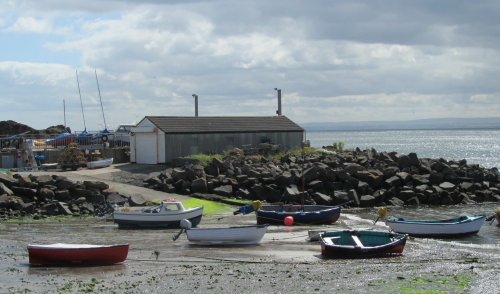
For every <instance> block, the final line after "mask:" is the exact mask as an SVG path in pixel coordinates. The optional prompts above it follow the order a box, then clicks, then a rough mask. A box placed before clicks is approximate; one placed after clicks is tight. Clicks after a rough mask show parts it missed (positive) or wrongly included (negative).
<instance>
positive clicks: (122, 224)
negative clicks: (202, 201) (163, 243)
mask: <svg viewBox="0 0 500 294" xmlns="http://www.w3.org/2000/svg"><path fill="white" fill-rule="evenodd" d="M202 214H203V206H199V207H195V208H189V209H185V208H184V205H183V204H182V202H180V201H178V200H177V199H175V198H168V199H165V200H163V201H162V202H161V204H160V205H158V206H151V207H145V208H142V209H139V210H131V209H130V208H128V207H125V208H122V209H120V210H115V211H114V212H113V220H114V222H115V223H116V224H118V228H153V229H154V228H179V227H180V222H181V220H183V219H187V220H189V221H190V222H191V223H192V226H193V227H196V226H197V225H198V224H199V223H200V221H201V217H202Z"/></svg>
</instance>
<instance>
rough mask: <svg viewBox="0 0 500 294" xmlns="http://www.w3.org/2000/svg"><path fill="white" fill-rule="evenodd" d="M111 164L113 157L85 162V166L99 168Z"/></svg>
mask: <svg viewBox="0 0 500 294" xmlns="http://www.w3.org/2000/svg"><path fill="white" fill-rule="evenodd" d="M112 164H113V158H106V159H103V160H95V161H89V162H87V168H101V167H108V166H110V165H112Z"/></svg>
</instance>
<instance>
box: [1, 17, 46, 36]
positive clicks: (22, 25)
mask: <svg viewBox="0 0 500 294" xmlns="http://www.w3.org/2000/svg"><path fill="white" fill-rule="evenodd" d="M5 31H6V32H17V33H39V34H43V33H51V32H52V31H53V28H52V24H51V23H50V21H49V20H47V19H36V18H33V17H20V18H18V19H17V20H16V21H15V22H14V23H13V24H12V25H11V26H10V27H8V28H6V29H5Z"/></svg>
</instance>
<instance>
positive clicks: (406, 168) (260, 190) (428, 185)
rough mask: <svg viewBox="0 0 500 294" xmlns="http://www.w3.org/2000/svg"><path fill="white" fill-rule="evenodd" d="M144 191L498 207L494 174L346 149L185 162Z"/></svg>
mask: <svg viewBox="0 0 500 294" xmlns="http://www.w3.org/2000/svg"><path fill="white" fill-rule="evenodd" d="M144 182H145V186H146V187H149V188H152V189H156V190H161V191H166V192H170V193H179V194H206V193H209V194H210V193H212V194H217V195H220V196H223V197H236V198H241V199H248V200H257V199H258V200H263V201H267V202H271V203H272V202H286V203H302V202H303V203H305V204H322V205H337V204H342V203H345V202H347V201H351V203H350V206H361V207H373V206H380V205H395V206H402V205H419V204H430V205H452V204H459V203H463V204H469V203H478V202H498V201H500V190H499V189H500V175H499V172H498V169H497V168H491V169H486V168H482V167H480V166H478V165H474V164H470V165H469V164H467V162H466V160H459V161H447V160H444V159H428V158H422V159H421V158H418V156H417V154H415V153H410V154H408V155H400V154H398V153H396V152H377V151H376V150H374V149H370V150H359V149H356V150H346V151H337V152H328V151H325V152H323V153H319V152H318V153H313V154H307V155H305V156H303V157H302V156H292V155H285V156H283V157H282V158H281V159H279V160H270V159H266V158H265V157H261V156H228V157H225V158H224V159H223V160H218V159H215V158H214V159H213V161H212V162H211V163H210V164H208V165H207V166H205V167H203V166H201V165H197V164H187V165H185V166H183V167H177V168H168V169H166V170H165V171H164V172H161V173H156V174H151V175H150V177H149V178H147V179H146V180H145V181H144Z"/></svg>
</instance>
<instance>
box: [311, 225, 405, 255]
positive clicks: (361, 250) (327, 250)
mask: <svg viewBox="0 0 500 294" xmlns="http://www.w3.org/2000/svg"><path fill="white" fill-rule="evenodd" d="M354 238H357V240H358V242H356V241H355V240H354ZM319 239H320V243H321V255H322V256H324V257H333V258H365V257H384V256H393V255H400V254H402V253H403V250H404V247H405V245H406V240H407V235H403V234H396V233H389V232H379V231H356V230H353V231H337V232H325V233H322V234H320V237H319Z"/></svg>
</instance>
